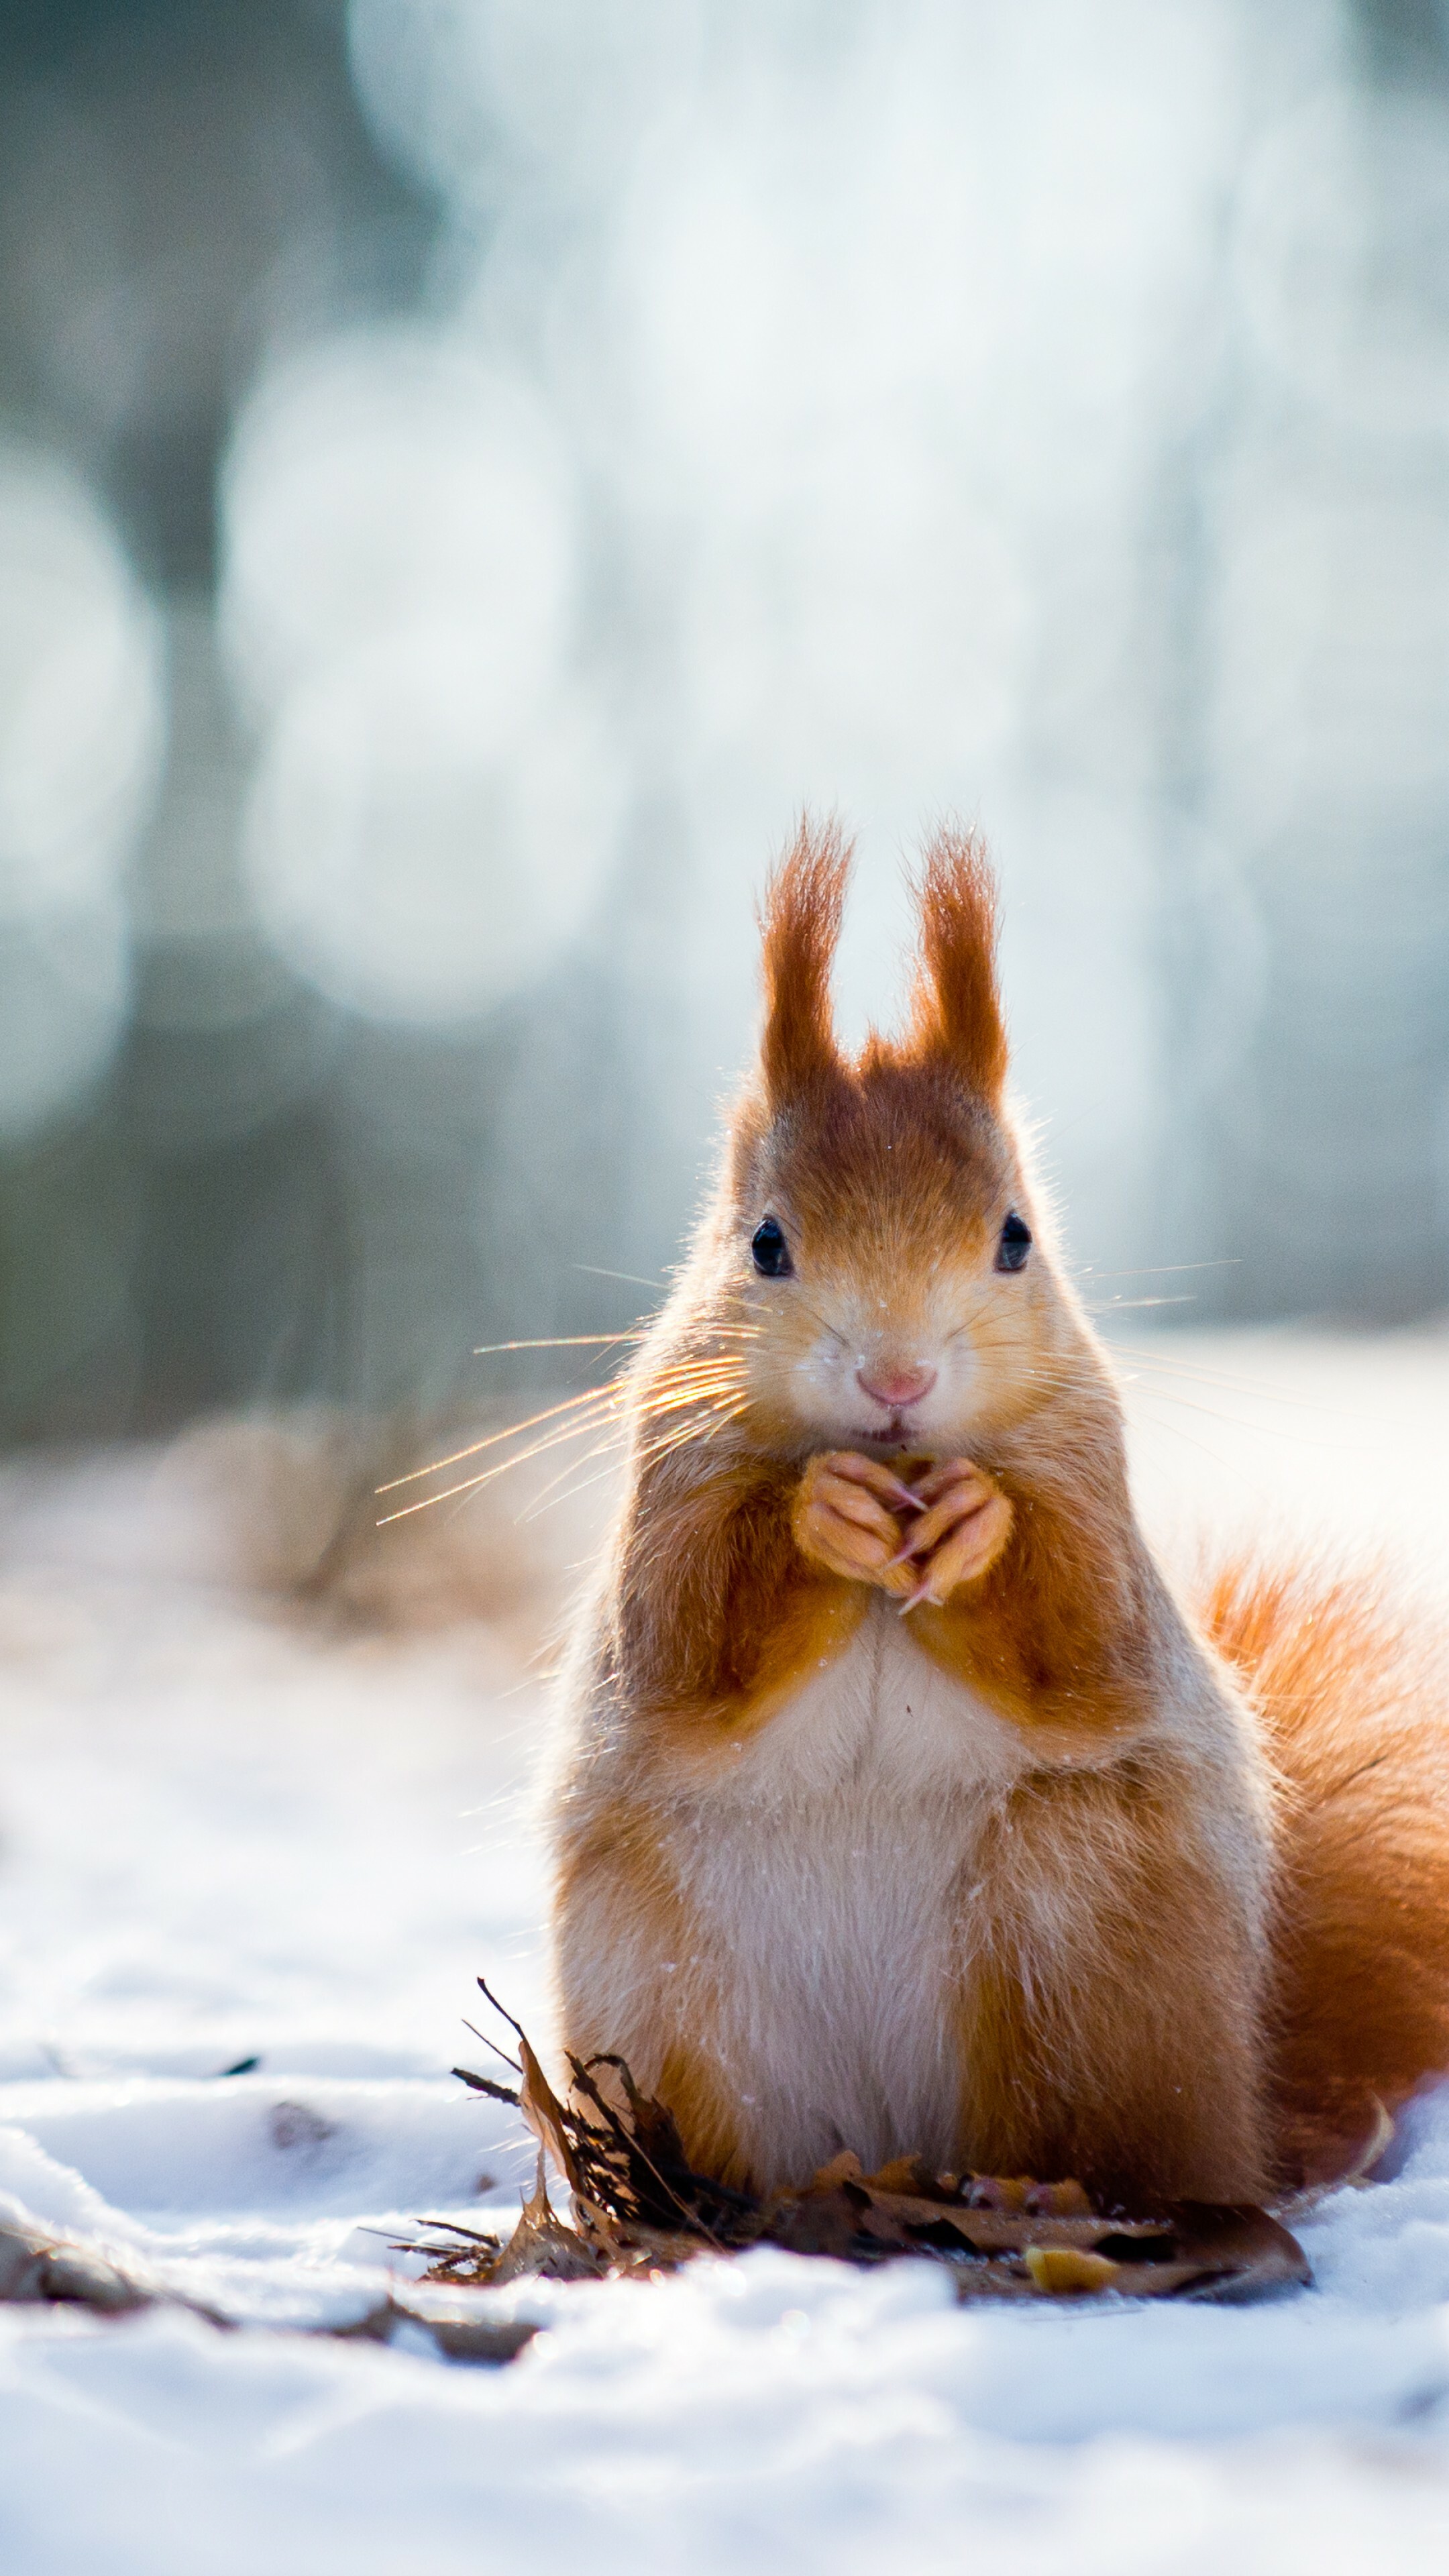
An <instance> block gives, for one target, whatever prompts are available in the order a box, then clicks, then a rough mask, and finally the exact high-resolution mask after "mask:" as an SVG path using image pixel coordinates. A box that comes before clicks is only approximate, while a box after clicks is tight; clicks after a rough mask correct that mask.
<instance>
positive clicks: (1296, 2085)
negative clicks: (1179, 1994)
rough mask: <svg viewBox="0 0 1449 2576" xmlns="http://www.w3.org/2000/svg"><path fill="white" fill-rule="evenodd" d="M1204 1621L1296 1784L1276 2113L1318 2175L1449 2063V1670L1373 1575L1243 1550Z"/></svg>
mask: <svg viewBox="0 0 1449 2576" xmlns="http://www.w3.org/2000/svg"><path fill="white" fill-rule="evenodd" d="M1201 1615H1202V1619H1203V1624H1204V1627H1205V1629H1206V1631H1207V1633H1208V1635H1209V1636H1210V1637H1211V1638H1212V1639H1213V1641H1214V1643H1215V1644H1216V1645H1217V1646H1218V1648H1219V1650H1220V1651H1221V1652H1222V1653H1223V1654H1224V1655H1225V1656H1226V1657H1227V1659H1228V1661H1229V1663H1230V1664H1232V1665H1233V1666H1234V1668H1235V1669H1236V1670H1237V1672H1238V1673H1239V1674H1240V1675H1241V1677H1242V1680H1243V1682H1244V1684H1245V1686H1246V1688H1247V1689H1248V1691H1249V1693H1250V1695H1251V1698H1252V1701H1253V1704H1254V1706H1255V1708H1256V1710H1257V1712H1258V1715H1259V1718H1260V1722H1261V1724H1262V1728H1263V1732H1264V1736H1265V1740H1266V1742H1267V1745H1268V1749H1269V1752H1270V1754H1271V1756H1272V1759H1273V1761H1274V1763H1275V1765H1276V1766H1277V1769H1278V1771H1279V1774H1280V1776H1281V1779H1282V1783H1283V1792H1282V1797H1281V1801H1280V1806H1279V1832H1278V1872H1277V1921H1276V1927H1275V1941H1274V1951H1275V1957H1274V1971H1275V1973H1274V1989H1273V1998H1272V2023H1273V2088H1274V2096H1275V2100H1274V2117H1275V2130H1276V2140H1277V2157H1278V2163H1279V2167H1280V2170H1281V2172H1282V2175H1283V2177H1284V2179H1286V2180H1289V2181H1301V2180H1303V2179H1305V2178H1309V2179H1311V2178H1313V2177H1314V2176H1315V2175H1316V2174H1318V2173H1320V2172H1332V2171H1334V2170H1335V2169H1336V2168H1337V2167H1338V2166H1340V2165H1341V2164H1342V2162H1343V2161H1344V2151H1345V2150H1346V2149H1348V2148H1350V2147H1351V2146H1352V2145H1354V2144H1355V2143H1356V2142H1357V2141H1359V2140H1361V2139H1362V2138H1363V2137H1364V2135H1365V2134H1366V2133H1367V2132H1368V2131H1369V2130H1370V2129H1371V2127H1372V2116H1371V2115H1372V2106H1373V2103H1374V2101H1375V2099H1377V2100H1378V2101H1380V2102H1382V2103H1383V2104H1384V2105H1385V2107H1386V2108H1388V2109H1389V2110H1391V2111H1392V2110H1393V2109H1394V2108H1396V2107H1397V2105H1398V2104H1400V2103H1401V2102H1402V2101H1403V2100H1404V2099H1405V2097H1406V2096H1407V2095H1408V2094H1410V2093H1411V2092H1413V2090H1414V2089H1415V2087H1416V2086H1417V2085H1419V2084H1420V2083H1422V2082H1423V2080H1424V2079H1425V2077H1427V2076H1433V2075H1435V2074H1438V2073H1442V2072H1449V1702H1446V1680H1449V1673H1446V1667H1445V1657H1444V1645H1443V1640H1442V1639H1441V1637H1440V1636H1439V1634H1438V1633H1437V1631H1436V1630H1435V1628H1434V1627H1433V1626H1432V1625H1431V1624H1429V1623H1427V1622H1426V1621H1424V1620H1423V1619H1422V1618H1420V1619H1417V1620H1413V1621H1411V1620H1409V1619H1407V1618H1402V1617H1399V1618H1396V1617H1395V1616H1394V1615H1393V1613H1392V1612H1391V1610H1390V1608H1389V1607H1388V1604H1387V1601H1386V1598H1385V1595H1384V1591H1383V1587H1382V1586H1381V1585H1380V1584H1379V1583H1378V1582H1377V1581H1376V1580H1375V1579H1374V1578H1373V1577H1372V1576H1366V1575H1358V1576H1353V1577H1349V1576H1338V1577H1336V1578H1335V1577H1332V1576H1326V1575H1324V1574H1323V1573H1322V1572H1321V1571H1318V1570H1315V1569H1313V1568H1311V1567H1306V1568H1305V1567H1291V1568H1279V1569H1275V1568H1271V1567H1268V1566H1265V1565H1262V1564H1257V1563H1255V1562H1253V1561H1252V1560H1251V1559H1246V1560H1238V1561H1236V1562H1234V1563H1232V1564H1230V1565H1228V1566H1226V1567H1224V1568H1223V1569H1221V1570H1220V1571H1219V1573H1218V1574H1217V1576H1216V1578H1215V1579H1214V1580H1213V1581H1212V1583H1211V1584H1210V1585H1209V1586H1208V1587H1207V1589H1206V1593H1205V1597H1204V1600H1203V1603H1202V1612H1201Z"/></svg>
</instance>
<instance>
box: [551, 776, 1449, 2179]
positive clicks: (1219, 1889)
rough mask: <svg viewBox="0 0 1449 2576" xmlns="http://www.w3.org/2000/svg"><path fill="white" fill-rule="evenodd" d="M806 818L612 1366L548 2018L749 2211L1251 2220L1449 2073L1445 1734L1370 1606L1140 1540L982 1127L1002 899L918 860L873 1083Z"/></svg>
mask: <svg viewBox="0 0 1449 2576" xmlns="http://www.w3.org/2000/svg"><path fill="white" fill-rule="evenodd" d="M847 866H848V854H847V852H846V851H845V849H844V848H843V847H842V844H841V841H840V838H839V835H838V834H837V833H836V832H835V831H834V830H833V829H827V830H817V829H812V828H811V827H810V826H808V825H806V826H802V829H801V832H800V835H799V838H798V840H797V842H796V844H795V846H794V848H793V850H792V851H791V852H790V854H789V856H788V857H787V858H786V860H785V861H784V862H783V864H782V865H781V866H780V868H779V869H778V870H777V872H776V874H775V876H774V878H773V880H772V883H771V886H770V889H769V893H768V897H767V901H766V907H765V916H764V982H765V1017H764V1028H763V1037H762V1042H761V1047H760V1054H759V1062H758V1067H757V1069H756V1071H755V1073H754V1075H753V1076H752V1078H751V1079H750V1081H749V1083H748V1085H747V1087H746V1088H745V1090H744V1092H743V1095H742V1096H741V1098H740V1099H739V1100H738V1102H737V1104H736V1106H735V1109H734V1112H733V1117H732V1120H731V1123H730V1128H729V1134H728V1143H727V1147H726V1152H725V1157H724V1168H723V1172H722V1174H721V1178H720V1184H719V1188H718V1191H717V1194H716V1196H715V1198H714V1200H713V1203H712V1205H711V1206H710V1207H709V1209H708V1211H707V1213H706V1214H705V1216H704V1219H703V1221H702V1223H701V1225H700V1228H699V1231H698V1234H697V1237H696V1239H695V1242H694V1245H693V1248H692V1251H691V1252H690V1255H689V1257H688V1260H687V1262H686V1263H685V1265H684V1267H683V1269H682V1271H681V1273H680V1275H679V1277H678V1281H677V1284H676V1285H675V1287H674V1290H673V1293H672V1294H671V1296H670V1297H669V1300H668V1303H667V1304H666V1305H665V1307H664V1309H663V1311H662V1312H661V1314H660V1315H659V1317H658V1319H657V1321H656V1322H655V1323H654V1325H653V1326H652V1328H651V1330H650V1331H649V1333H648V1335H647V1338H646V1339H645V1341H644V1344H643V1347H642V1349H641V1351H640V1353H639V1355H638V1357H637V1359H636V1361H635V1362H634V1363H632V1365H631V1369H630V1372H629V1378H628V1388H627V1395H626V1399H625V1400H626V1407H627V1414H628V1424H629V1430H628V1443H629V1445H628V1459H627V1468H626V1476H625V1490H624V1493H623V1498H622V1504H621V1508H620V1511H619V1515H618V1520H617V1526H616V1528H615V1530H614V1533H613V1537H612V1540H611V1543H610V1545H609V1547H608V1550H607V1554H606V1560H605V1563H604V1567H603V1572H602V1580H601V1582H600V1584H599V1586H598V1588H597V1590H596V1593H595V1596H594V1598H593V1600H592V1603H591V1605H590V1606H589V1609H588V1611H587V1614H586V1616H585V1617H584V1619H583V1621H582V1622H581V1625H580V1628H579V1632H578V1635H577V1637H576V1640H575V1644H574V1649H573V1652H572V1654H571V1657H570V1660H569V1665H568V1673H567V1688H566V1698H567V1706H568V1738H567V1746H566V1750H565V1753H564V1758H563V1760H562V1763H561V1766H560V1768H559V1771H558V1774H557V1778H556V1782H555V1787H554V1794H553V1803H552V1835H553V1851H554V1862H555V1873H556V1876H555V1900H554V1916H553V1934H554V1957H555V1967H556V1981H557V1991H558V1999H559V2005H560V2026H561V2033H562V2037H563V2039H564V2041H565V2043H566V2045H567V2047H568V2048H569V2049H570V2050H571V2051H572V2052H573V2053H574V2054H575V2055H576V2056H579V2057H582V2058H587V2057H590V2056H592V2055H594V2054H595V2053H596V2052H600V2053H601V2052H605V2051H614V2052H617V2053H618V2054H619V2055H620V2056H622V2057H623V2058H624V2059H625V2060H626V2061H627V2062H628V2064H629V2066H630V2068H631V2070H632V2073H633V2076H634V2078H635V2080H636V2081H637V2082H638V2083H639V2084H640V2085H641V2086H642V2087H643V2088H644V2089H646V2090H647V2091H649V2092H652V2093H654V2094H655V2095H657V2096H658V2097H659V2098H660V2099H661V2100H662V2101H663V2102H664V2103H665V2104H666V2105H667V2107H668V2109H669V2110H670V2111H671V2112H672V2113H673V2115H674V2118H675V2121H676V2123H677V2125H678V2128H679V2131H680V2133H681V2137H682V2140H683V2144H684V2147H685V2150H686V2153H687V2155H688V2157H689V2160H690V2163H691V2165H692V2167H693V2168H694V2169H695V2170H696V2171H699V2172H702V2173H709V2174H712V2175H715V2176H718V2177H719V2178H720V2179H721V2180H724V2181H727V2182H734V2183H736V2184H738V2185H741V2186H746V2187H749V2188H753V2189H755V2190H759V2191H768V2190H771V2189H775V2188H777V2187H780V2186H784V2185H792V2184H794V2185H798V2184H802V2183H804V2182H806V2181H807V2180H808V2179H809V2177H810V2176H811V2175H812V2174H813V2173H814V2172H815V2171H816V2170H817V2169H818V2168H819V2167H820V2166H821V2165H823V2164H824V2163H826V2162H827V2161H828V2160H829V2159H830V2158H831V2157H833V2156H834V2155H836V2154H837V2153H838V2152H839V2151H840V2150H842V2149H844V2148H849V2149H852V2150H853V2151H854V2152H855V2153H856V2154H857V2155H858V2156H859V2157H860V2159H861V2163H862V2165H863V2166H864V2167H865V2169H866V2170H867V2171H869V2170H872V2169H874V2168H878V2167H880V2166H882V2165H884V2164H886V2163H887V2162H889V2161H891V2160H893V2159H895V2158H896V2157H899V2156H909V2155H919V2156H922V2157H924V2158H925V2159H926V2161H927V2162H928V2163H929V2164H930V2165H931V2166H932V2168H933V2169H936V2170H947V2169H949V2170H950V2171H952V2172H955V2173H958V2174H964V2173H967V2172H977V2173H995V2174H1022V2173H1024V2174H1029V2175H1034V2176H1036V2177H1038V2178H1042V2179H1048V2180H1049V2179H1056V2178H1060V2177H1065V2176H1068V2175H1071V2176H1076V2177H1077V2178H1079V2179H1080V2180H1081V2181H1083V2182H1084V2183H1085V2184H1087V2185H1088V2187H1089V2188H1091V2189H1092V2190H1094V2191H1095V2192H1096V2193H1097V2194H1098V2195H1100V2196H1102V2197H1103V2198H1104V2199H1105V2200H1106V2201H1109V2202H1111V2203H1112V2204H1114V2205H1118V2206H1131V2205H1141V2206H1146V2205H1148V2204H1150V2203H1152V2202H1154V2201H1156V2202H1161V2201H1162V2200H1163V2199H1168V2200H1173V2199H1176V2200H1182V2199H1188V2200H1198V2201H1216V2202H1245V2201H1257V2200H1261V2199H1262V2198H1263V2197H1264V2196H1265V2195H1266V2194H1268V2193H1269V2192H1271V2191H1273V2190H1274V2189H1282V2188H1284V2187H1287V2186H1292V2185H1294V2184H1298V2183H1301V2182H1302V2181H1303V2180H1304V2179H1305V2178H1308V2179H1311V2178H1313V2176H1314V2175H1315V2174H1324V2173H1327V2172H1330V2171H1331V2170H1333V2168H1334V2166H1335V2162H1336V2161H1337V2162H1338V2163H1342V2162H1344V2161H1346V2160H1347V2155H1348V2150H1349V2147H1350V2146H1351V2144H1352V2142H1353V2141H1354V2140H1355V2138H1356V2137H1358V2136H1359V2135H1360V2133H1361V2132H1362V2131H1363V2129H1364V2126H1365V2124H1366V2123H1367V2125H1368V2126H1369V2127H1370V2128H1371V2127H1372V2125H1373V2117H1374V2105H1375V2097H1377V2100H1378V2101H1381V2102H1383V2103H1385V2104H1387V2105H1389V2106H1390V2107H1392V2106H1393V2105H1394V2104H1395V2103H1397V2102H1399V2101H1401V2100H1402V2099H1403V2098H1404V2096H1405V2095H1406V2094H1407V2093H1409V2092H1410V2091H1411V2090H1412V2089H1413V2088H1414V2086H1415V2085H1416V2084H1418V2083H1419V2082H1420V2081H1421V2080H1422V2079H1424V2078H1425V2077H1426V2076H1428V2075H1431V2074H1433V2073H1435V2072H1437V2071H1439V2070H1449V1830H1446V1829H1449V1731H1446V1727H1445V1722H1444V1717H1443V1714H1442V1708H1443V1702H1442V1695H1441V1692H1440V1689H1439V1684H1438V1679H1437V1675H1436V1674H1435V1673H1434V1672H1433V1671H1431V1670H1430V1669H1429V1667H1428V1664H1427V1662H1425V1661H1424V1659H1423V1658H1422V1657H1418V1656H1416V1653H1415V1652H1414V1651H1413V1650H1412V1649H1411V1647H1410V1645H1409V1644H1408V1643H1406V1641H1405V1640H1404V1638H1403V1637H1402V1636H1399V1635H1397V1634H1396V1633H1395V1632H1394V1630H1393V1628H1392V1625H1391V1623H1390V1622H1389V1621H1388V1619H1387V1617H1386V1615H1385V1614H1383V1613H1381V1612H1380V1611H1379V1609H1378V1608H1377V1607H1376V1606H1375V1601H1374V1597H1373V1594H1372V1590H1371V1589H1369V1588H1363V1587H1356V1586H1355V1585H1352V1584H1337V1585H1335V1584H1333V1583H1329V1582H1319V1583H1315V1581H1314V1579H1313V1577H1312V1576H1311V1574H1309V1573H1304V1572H1296V1573H1295V1572H1292V1571H1289V1572H1286V1573H1283V1572H1280V1573H1270V1572H1263V1571H1260V1570H1255V1568H1254V1567H1253V1566H1252V1565H1251V1564H1243V1565H1239V1566H1230V1567H1229V1568H1228V1569H1227V1570H1226V1571H1224V1572H1223V1573H1221V1574H1220V1575H1219V1576H1218V1577H1217V1578H1216V1579H1215V1580H1213V1581H1212V1582H1211V1583H1209V1584H1208V1585H1207V1586H1206V1587H1205V1589H1204V1591H1203V1595H1202V1598H1201V1599H1199V1600H1198V1601H1197V1602H1196V1603H1195V1604H1190V1603H1189V1602H1188V1600H1187V1599H1186V1598H1185V1597H1184V1596H1183V1595H1182V1594H1181V1593H1180V1592H1179V1591H1178V1590H1177V1589H1176V1588H1175V1587H1174V1585H1173V1583H1172V1582H1171V1581H1170V1580H1169V1578H1168V1576H1167V1574H1166V1573H1165V1572H1164V1570H1163V1568H1162V1567H1161V1566H1160V1565H1159V1563H1158V1561H1157V1559H1156V1557H1155V1556H1154V1554H1153V1551H1152V1549H1151V1548H1150V1547H1149V1545H1148V1543H1147V1541H1146V1539H1145V1538H1144V1536H1143V1534H1142V1531H1141V1529H1140V1528H1139V1526H1138V1522H1137V1518H1136V1515H1135V1512H1134V1510H1133V1504H1132V1498H1131V1494H1130V1491H1129V1485H1128V1474H1127V1462H1126V1455H1125V1449H1124V1440H1123V1423H1122V1408H1121V1403H1120V1400H1119V1396H1118V1392H1117V1387H1116V1384H1115V1381H1114V1377H1113V1371H1112V1366H1111V1362H1110V1360H1109V1358H1108V1356H1107V1354H1106V1353H1105V1351H1104V1349H1103V1347H1102V1345H1101V1343H1100V1342H1099V1340H1098V1338H1097V1336H1096V1334H1095V1332H1094V1331H1093V1328H1092V1326H1091V1324H1090V1322H1089V1321H1088V1319H1087V1316H1086V1315H1085V1313H1084V1311H1083V1308H1082V1306H1081V1304H1080V1302H1079V1300H1078V1298H1077V1296H1076V1294H1075V1293H1074V1291H1073V1289H1072V1287H1071V1285H1070V1284H1069V1282H1068V1280H1067V1278H1066V1276H1065V1275H1064V1271H1063V1268H1062V1264H1061V1261H1060V1259H1059V1256H1058V1254H1057V1252H1056V1249H1055V1247H1054V1243H1053V1238H1052V1229H1051V1223H1050V1216H1049V1211H1048V1210H1047V1208H1046V1206H1045V1205H1044V1203H1043V1199H1042V1196H1041V1192H1040V1190H1039V1188H1038V1187H1037V1185H1036V1184H1035V1183H1034V1181H1033V1178H1032V1173H1031V1167H1030V1163H1029V1160H1028V1158H1027V1156H1026V1154H1025V1151H1024V1148H1023V1145H1022V1142H1021V1138H1020V1136H1019V1133H1018V1131H1017V1128H1016V1126H1015V1124H1014V1122H1013V1118H1012V1115H1011V1112H1010V1110H1009V1107H1008V1105H1007V1101H1006V1092H1005V1086H1006V1076H1007V1043H1006V1035H1005V1030H1004V1026H1003V1020H1002V1012H1001V1005H1000V1000H999V994H998V987H997V976H996V899H995V888H994V884H993V880H992V877H991V874H990V871H989V868H988V866H987V863H986V860H985V857H984V854H983V852H982V850H981V847H980V845H979V843H978V842H977V841H976V840H975V839H974V838H972V837H969V836H963V835H958V834H952V833H942V834H940V835H938V836H937V838H936V839H935V841H934V842H933V844H932V846H931V847H930V849H929V851H928V854H927V857H926V860H925V864H924V869H923V872H922V874H921V877H920V880H919V884H918V888H917V894H918V901H919V918H920V949H919V966H918V972H917V980H916V985H915V991H914V995H913V999H912V1004H911V1012H910V1019H909V1023H908V1027H907V1031H906V1034H905V1035H904V1036H903V1037H902V1038H900V1039H899V1040H897V1041H888V1040H886V1039H884V1038H882V1037H880V1036H877V1035H875V1034H872V1035H871V1036H870V1037H869V1038H868V1039H867V1041H866V1044H865V1046H864V1049H863V1050H862V1052H861V1053H860V1055H859V1056H858V1058H856V1059H855V1060H853V1061H852V1060H848V1059H847V1058H846V1056H845V1055H843V1054H842V1052H841V1050H840V1047H839V1046H838V1044H837V1042H836V1038H835V1035H834V1031H833V1023H832V1014H831V1002H830V972H831V964H832V958H833V954H834V949H835V944H836V940H837V937H838V933H839V928H840V920H841V910H842V903H843V898H844V893H845V884H846V876H847Z"/></svg>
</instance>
